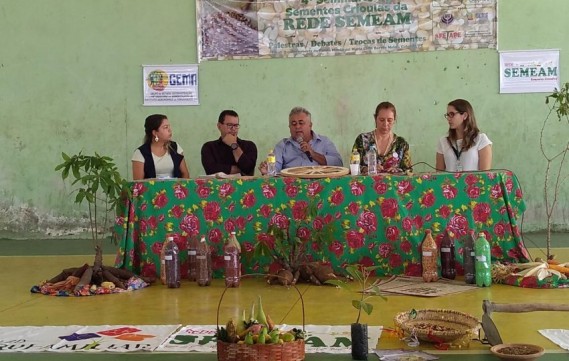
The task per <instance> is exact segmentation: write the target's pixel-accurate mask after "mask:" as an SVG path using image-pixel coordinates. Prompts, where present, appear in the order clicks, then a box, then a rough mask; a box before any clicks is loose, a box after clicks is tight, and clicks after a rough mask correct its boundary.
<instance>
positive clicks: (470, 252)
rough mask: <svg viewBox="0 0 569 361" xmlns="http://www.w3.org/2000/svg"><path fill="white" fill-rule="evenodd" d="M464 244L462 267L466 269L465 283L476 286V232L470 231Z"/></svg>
mask: <svg viewBox="0 0 569 361" xmlns="http://www.w3.org/2000/svg"><path fill="white" fill-rule="evenodd" d="M465 238H466V239H465V240H464V243H463V245H464V246H463V255H462V259H463V261H462V265H463V268H464V282H466V283H468V284H471V285H473V284H475V283H476V271H475V268H474V267H475V266H474V264H475V262H476V253H474V242H475V241H476V240H475V239H474V231H473V230H470V232H469V234H468V236H466V237H465Z"/></svg>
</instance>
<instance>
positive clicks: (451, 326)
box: [394, 309, 480, 342]
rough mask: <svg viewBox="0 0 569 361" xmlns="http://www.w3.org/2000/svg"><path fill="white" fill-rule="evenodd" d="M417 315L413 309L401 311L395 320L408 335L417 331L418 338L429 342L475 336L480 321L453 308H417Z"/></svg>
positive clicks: (450, 340)
mask: <svg viewBox="0 0 569 361" xmlns="http://www.w3.org/2000/svg"><path fill="white" fill-rule="evenodd" d="M416 312H417V315H416V317H412V312H411V311H406V312H401V313H399V314H397V316H395V319H394V322H395V325H396V326H397V327H399V328H400V329H401V330H403V332H404V333H405V334H407V335H410V334H411V333H412V332H415V335H417V338H419V339H420V340H423V341H428V342H453V341H456V340H459V339H468V340H470V339H471V338H473V337H475V336H476V335H477V333H478V329H479V328H480V321H479V320H478V319H477V318H476V317H473V316H471V315H469V314H466V313H462V312H458V311H453V310H436V309H431V310H429V309H427V310H417V311H416Z"/></svg>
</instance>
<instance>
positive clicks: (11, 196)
mask: <svg viewBox="0 0 569 361" xmlns="http://www.w3.org/2000/svg"><path fill="white" fill-rule="evenodd" d="M568 13H569V1H567V0H542V1H539V2H538V1H529V0H500V1H499V12H498V19H499V48H500V50H518V49H521V50H525V49H548V48H558V49H561V69H560V73H561V80H562V82H567V81H569V79H568V78H567V76H566V74H567V73H569V60H568V59H567V57H566V56H564V50H565V49H567V48H569V36H568V35H569V31H568V30H567V22H566V14H568ZM0 34H2V46H1V47H0V109H1V110H2V116H1V118H0V119H1V120H0V122H1V125H2V126H1V129H2V130H1V131H0V144H1V145H2V146H3V147H2V148H3V152H2V153H3V154H2V157H1V158H0V232H4V233H3V234H8V235H9V236H10V235H11V236H15V237H23V238H26V237H36V236H44V235H45V234H48V235H52V236H61V235H65V234H72V233H74V232H76V231H77V230H78V228H79V227H80V226H81V225H82V224H84V219H85V212H84V209H83V208H81V207H79V206H77V205H75V204H73V200H72V198H71V197H70V196H69V192H70V188H69V185H65V184H64V183H63V182H62V181H61V179H60V176H59V174H57V173H55V172H54V167H55V165H56V164H58V163H59V162H60V160H61V158H60V154H61V152H66V153H76V152H78V151H79V150H81V149H84V150H85V151H86V152H92V151H98V152H100V153H105V154H108V155H110V156H112V157H114V158H115V160H116V161H117V162H118V164H119V167H120V169H121V171H122V172H124V174H125V176H128V177H130V157H131V155H132V152H133V150H134V149H135V148H136V147H137V146H138V145H139V144H140V143H141V140H142V136H143V122H144V118H145V117H146V116H147V115H148V114H150V113H164V114H167V115H168V117H169V119H170V121H171V123H172V125H173V129H174V139H175V140H176V141H178V142H180V143H181V144H182V146H183V148H184V150H185V154H186V157H187V158H186V159H187V161H188V164H189V167H190V173H191V174H192V175H193V176H196V175H199V174H203V169H202V167H201V163H200V158H199V152H200V148H201V145H202V144H203V142H204V141H205V140H209V139H213V138H215V137H217V136H218V132H217V129H216V127H215V123H216V120H217V115H218V114H219V112H220V111H221V110H222V109H226V108H233V109H235V110H237V112H238V113H239V114H240V119H241V124H242V128H241V130H240V136H241V137H243V138H245V139H251V140H253V141H255V142H256V143H257V146H258V148H259V150H260V155H261V156H264V154H265V153H266V151H267V150H268V149H269V148H270V147H272V145H274V144H275V143H276V142H277V141H278V140H279V139H280V138H282V137H284V136H286V135H287V134H288V127H287V114H288V111H289V110H290V108H292V107H293V106H296V105H302V106H305V107H307V108H308V109H310V110H311V111H312V114H313V123H314V129H315V130H316V131H317V132H320V133H323V134H325V135H328V136H330V137H331V138H332V139H333V140H334V141H335V143H336V144H337V145H338V147H339V149H340V151H341V153H342V154H343V155H344V159H345V160H346V159H347V158H348V153H349V148H350V147H351V144H352V143H353V140H354V138H355V137H356V135H357V134H359V133H360V132H363V131H369V130H371V129H372V128H373V117H372V113H373V111H374V108H375V106H376V105H377V103H379V102H380V101H383V100H390V101H392V102H394V103H395V104H396V105H397V108H398V118H399V120H398V124H397V126H396V129H395V131H396V133H398V134H401V135H403V136H404V137H405V138H406V139H407V140H408V141H409V143H410V144H411V151H412V157H413V162H419V161H423V162H427V163H429V164H431V165H434V156H435V147H436V141H437V139H438V137H439V136H441V135H442V134H444V133H445V132H446V128H447V127H446V122H445V121H444V119H443V117H442V114H443V113H444V112H445V110H446V103H447V102H448V101H450V100H452V99H455V98H466V99H469V100H470V101H471V102H472V103H473V105H474V107H475V110H476V112H477V118H478V121H479V126H480V127H481V129H482V130H483V131H484V132H486V133H488V135H489V136H490V138H491V139H492V140H493V141H494V142H495V143H494V168H507V169H511V170H513V171H514V172H515V173H516V174H517V176H518V177H519V180H520V182H521V184H522V186H523V188H524V191H525V197H526V201H527V205H528V210H527V212H526V214H525V219H524V230H526V231H527V230H535V229H543V228H544V227H545V217H544V215H543V214H544V208H543V204H544V202H543V194H542V193H543V172H544V169H545V167H544V162H543V158H542V156H541V154H540V153H539V143H538V139H539V130H540V127H541V124H542V121H543V119H544V118H545V116H546V115H547V113H548V108H547V106H546V105H545V103H544V100H545V95H546V94H509V95H500V94H498V86H499V80H498V75H499V74H498V53H497V51H496V50H488V49H486V50H463V51H440V52H426V53H406V54H403V53H400V54H383V55H365V56H339V57H322V58H306V59H274V60H248V61H211V62H204V63H202V64H200V65H199V77H200V78H199V82H200V85H199V88H200V102H201V105H200V106H193V107H190V106H187V107H143V106H142V105H141V103H142V68H141V65H142V64H187V63H190V64H192V63H196V62H197V51H196V26H195V3H194V1H187V0H160V1H154V0H97V1H81V0H17V1H15V0H0ZM553 127H554V128H553V131H550V132H549V133H548V137H550V138H549V144H552V145H554V146H555V145H556V146H557V147H558V149H559V146H561V145H562V144H563V143H564V142H565V141H566V139H567V138H569V127H567V124H559V123H558V122H557V121H555V122H554V123H553ZM567 168H568V166H567V165H566V166H565V174H566V173H567ZM428 170H430V168H428V167H427V166H417V167H416V171H428ZM568 188H569V182H565V183H564V185H563V187H562V199H561V205H560V207H559V209H558V212H557V217H556V219H555V223H556V224H557V225H558V226H559V227H561V228H562V229H567V227H568V226H567V224H568V223H569V222H568V219H569V206H568V205H567V202H566V199H567V198H568V195H569V191H568ZM13 232H17V234H15V233H13ZM0 235H2V233H0Z"/></svg>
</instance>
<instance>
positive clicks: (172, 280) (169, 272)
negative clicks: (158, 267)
mask: <svg viewBox="0 0 569 361" xmlns="http://www.w3.org/2000/svg"><path fill="white" fill-rule="evenodd" d="M164 268H165V269H166V286H168V288H179V287H180V280H181V278H182V276H181V273H180V249H179V248H178V245H177V244H176V242H174V237H168V242H166V245H165V246H164Z"/></svg>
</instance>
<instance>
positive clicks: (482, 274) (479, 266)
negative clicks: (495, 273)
mask: <svg viewBox="0 0 569 361" xmlns="http://www.w3.org/2000/svg"><path fill="white" fill-rule="evenodd" d="M474 253H475V255H476V263H475V266H474V268H475V269H476V285H477V286H478V287H485V286H486V287H490V285H491V284H492V273H491V255H490V243H488V241H487V240H486V236H485V235H484V233H482V232H480V233H478V239H476V241H475V242H474Z"/></svg>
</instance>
